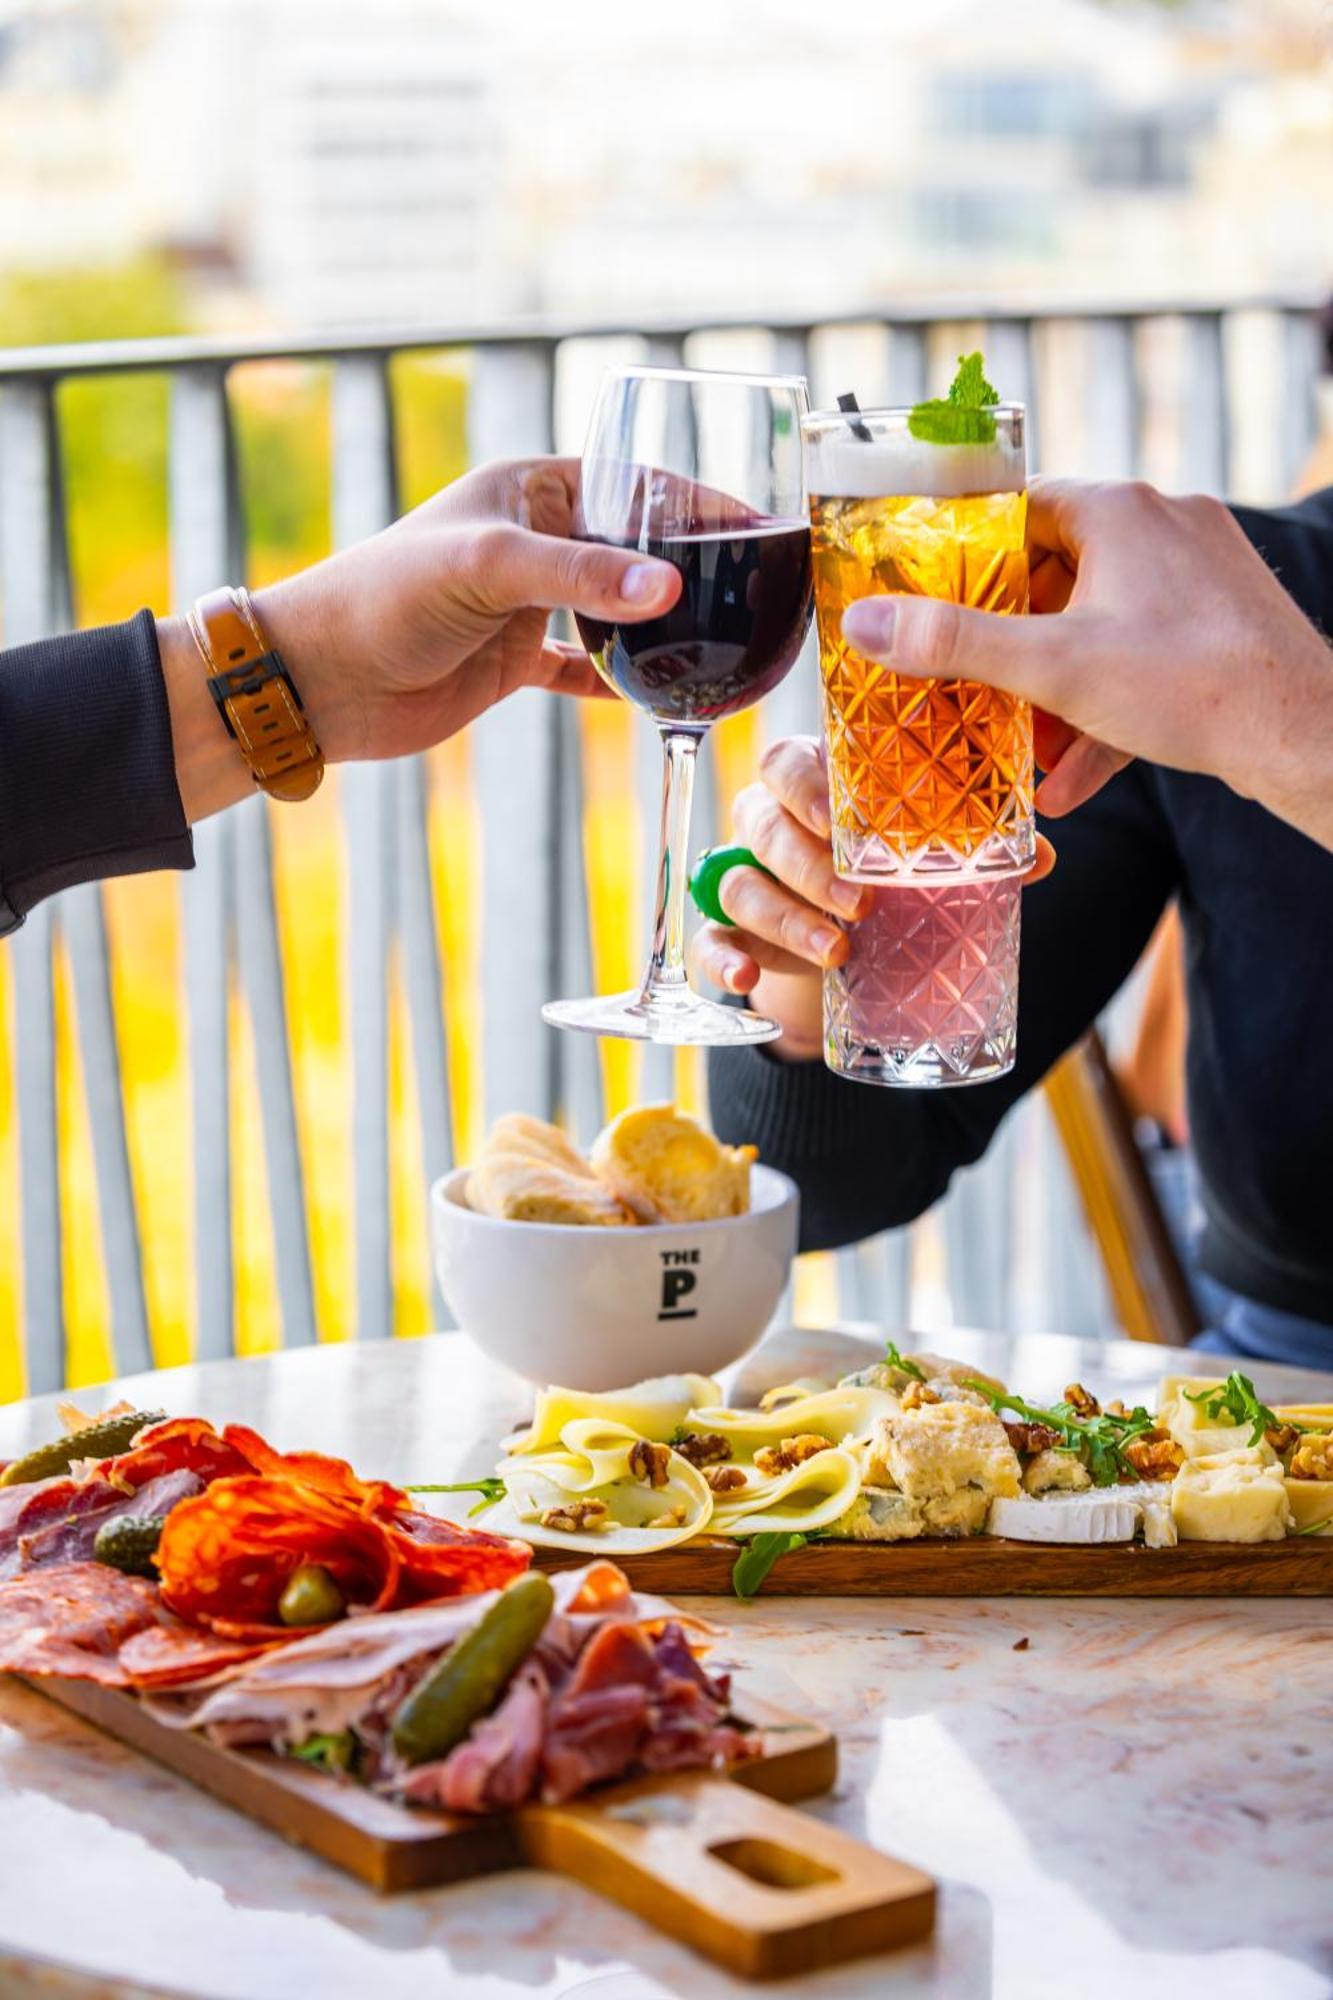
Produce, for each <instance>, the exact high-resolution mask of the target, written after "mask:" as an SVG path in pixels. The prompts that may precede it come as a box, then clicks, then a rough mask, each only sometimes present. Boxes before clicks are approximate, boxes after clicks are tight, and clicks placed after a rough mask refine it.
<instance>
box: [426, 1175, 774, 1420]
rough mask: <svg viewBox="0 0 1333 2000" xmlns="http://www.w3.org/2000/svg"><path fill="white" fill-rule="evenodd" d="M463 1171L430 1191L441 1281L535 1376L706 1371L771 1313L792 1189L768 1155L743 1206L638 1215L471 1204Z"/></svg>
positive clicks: (477, 1327) (491, 1340) (472, 1331)
mask: <svg viewBox="0 0 1333 2000" xmlns="http://www.w3.org/2000/svg"><path fill="white" fill-rule="evenodd" d="M468 1172H469V1169H468V1168H467V1167H459V1168H457V1169H456V1171H455V1172H454V1173H452V1174H446V1175H445V1177H444V1179H443V1180H439V1181H436V1183H435V1185H434V1187H433V1188H432V1189H431V1191H430V1227H431V1242H432V1246H433V1248H434V1252H435V1270H436V1273H437V1275H438V1277H439V1280H440V1290H441V1292H442V1293H443V1294H444V1298H445V1302H446V1304H447V1305H448V1307H449V1309H450V1311H451V1312H452V1313H453V1315H454V1318H455V1319H456V1320H457V1321H458V1324H459V1326H460V1327H462V1329H463V1330H464V1332H465V1333H467V1334H469V1335H470V1336H471V1338H472V1339H473V1340H474V1341H475V1342H476V1344H477V1346H478V1347H480V1348H481V1349H482V1351H483V1352H484V1353H486V1354H489V1355H490V1356H491V1357H492V1358H493V1359H494V1360H496V1361H503V1362H504V1363H505V1364H506V1366H507V1367H510V1368H512V1369H514V1370H515V1371H516V1372H517V1373H518V1374H520V1375H526V1376H527V1377H528V1379H529V1380H530V1381H533V1382H540V1383H543V1384H544V1383H549V1382H558V1383H561V1384H562V1385H563V1386H564V1387H566V1388H570V1389H619V1388H623V1387H624V1385H625V1384H626V1383H628V1382H639V1381H642V1380H643V1379H644V1378H645V1377H647V1376H650V1375H675V1374H683V1373H696V1374H700V1375H713V1374H716V1372H717V1370H718V1369H719V1368H725V1367H726V1366H727V1365H728V1364H729V1363H730V1362H732V1361H738V1360H739V1359H740V1357H741V1355H742V1354H744V1353H746V1351H747V1350H748V1349H749V1348H751V1347H753V1346H754V1343H755V1342H756V1341H757V1340H758V1338H759V1336H760V1334H762V1332H763V1331H764V1328H765V1327H766V1326H767V1325H768V1322H769V1320H770V1319H771V1318H772V1316H773V1312H774V1308H775V1307H776V1305H777V1302H778V1300H779V1298H780V1297H781V1295H782V1288H783V1286H784V1285H785V1284H786V1282H787V1274H788V1271H789V1270H790V1268H791V1260H792V1258H793V1256H794V1255H795V1252H796V1228H797V1220H798V1215H799V1210H800V1196H799V1194H798V1193H797V1190H796V1184H795V1182H794V1181H790V1180H788V1178H787V1176H786V1175H785V1174H780V1173H778V1172H777V1171H776V1170H775V1169H774V1168H772V1167H763V1166H756V1167H752V1168H751V1170H750V1202H751V1207H750V1213H749V1214H748V1215H734V1216H728V1217H726V1218H725V1219H724V1220H723V1221H721V1222H695V1223H657V1224H654V1225H653V1226H651V1227H648V1228H635V1229H597V1228H585V1229H580V1228H574V1227H571V1226H570V1225H568V1224H565V1223H554V1222H505V1221H502V1220H501V1219H500V1218H498V1217H496V1216H492V1215H477V1214H474V1212H473V1211H472V1209H470V1208H469V1207H468V1205H467V1198H466V1188H467V1179H468Z"/></svg>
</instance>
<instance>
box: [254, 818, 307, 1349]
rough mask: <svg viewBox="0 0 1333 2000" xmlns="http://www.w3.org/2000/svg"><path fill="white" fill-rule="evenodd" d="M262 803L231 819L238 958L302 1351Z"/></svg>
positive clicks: (283, 1027)
mask: <svg viewBox="0 0 1333 2000" xmlns="http://www.w3.org/2000/svg"><path fill="white" fill-rule="evenodd" d="M273 810H274V808H273V807H271V806H270V805H269V802H268V800H267V799H263V798H253V799H247V800H246V801H245V803H244V805H242V806H239V807H238V808H237V810H236V813H235V816H234V836H235V859H236V874H237V880H238V882H239V883H241V884H243V885H244V888H243V891H238V893H237V896H236V958H237V965H238V969H239V971H240V976H241V985H242V988H243V989H244V992H245V997H246V1001H247V1003H248V1005H249V1008H250V1016H251V1019H252V1021H253V1022H254V1046H255V1068H256V1071H257V1073H258V1083H259V1109H260V1116H261V1119H262V1121H263V1127H264V1149H265V1154H266V1157H267V1161H268V1200H269V1213H270V1215H271V1217H272V1223H273V1255H274V1262H275V1265H276V1268H277V1280H278V1300H279V1304H280V1305H281V1308H282V1332H283V1340H284V1342H285V1344H286V1345H287V1346H288V1347H306V1346H309V1344H310V1343H311V1342H312V1341H313V1340H315V1339H316V1337H317V1336H316V1329H315V1281H314V1274H313V1272H312V1270H311V1264H310V1235H309V1229H308V1225H307V1221H306V1200H305V1173H304V1170H303V1167H302V1163H301V1139H300V1133H299V1130H298V1127H297V1121H296V1086H295V1080H294V1078H293V1074H292V1052H291V1042H290V1039H289V1033H288V1025H287V993H286V983H285V981H284V978H283V971H282V946H281V943H280V940H279V937H278V913H277V905H276V903H275V900H274V894H273V838H272V832H271V828H270V825H269V813H270V812H271V811H273Z"/></svg>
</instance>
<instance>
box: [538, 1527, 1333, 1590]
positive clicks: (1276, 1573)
mask: <svg viewBox="0 0 1333 2000" xmlns="http://www.w3.org/2000/svg"><path fill="white" fill-rule="evenodd" d="M739 1552H740V1551H739V1546H738V1544H737V1543H735V1542H731V1541H724V1540H723V1539H722V1538H721V1537H720V1536H715V1535H701V1536H699V1537H698V1539H697V1540H695V1541H692V1542H677V1543H676V1545H675V1546H674V1548H669V1549H663V1550H662V1552H661V1554H660V1555H638V1556H632V1555H619V1554H617V1553H616V1551H615V1550H614V1549H608V1551H607V1553H608V1554H609V1555H611V1556H612V1557H613V1559H614V1560H615V1562H616V1563H617V1565H618V1566H619V1567H620V1568H621V1569H623V1570H624V1572H625V1574H626V1576H627V1577H628V1578H629V1580H630V1582H631V1583H632V1584H633V1585H634V1587H635V1589H637V1590H651V1591H658V1592H661V1593H663V1594H664V1595H667V1596H671V1597H691V1596H693V1597H714V1596H716V1597H726V1596H729V1595H730V1594H731V1572H732V1568H733V1566H734V1564H735V1561H736V1557H737V1555H738V1554H739ZM533 1559H534V1561H535V1562H536V1564H537V1566H538V1568H540V1569H548V1570H557V1569H569V1568H572V1567H573V1566H575V1565H576V1564H578V1563H584V1562H586V1561H587V1560H588V1558H587V1554H586V1552H585V1551H583V1550H571V1551H570V1553H569V1555H568V1556H566V1555H565V1554H564V1553H563V1551H561V1550H559V1549H550V1548H537V1549H534V1550H533ZM760 1588H761V1591H762V1592H763V1593H764V1594H765V1595H768V1596H772V1597H1333V1536H1309V1537H1303V1536H1300V1535H1291V1536H1289V1537H1288V1538H1287V1540H1286V1541H1285V1542H1282V1543H1278V1542H1253V1543H1247V1542H1180V1543H1178V1544H1177V1546H1176V1547H1175V1548H1174V1549H1148V1548H1144V1547H1142V1546H1141V1545H1140V1544H1138V1543H1134V1542H1114V1543H1110V1544H1104V1545H1103V1546H1101V1547H1092V1548H1090V1547H1083V1546H1071V1545H1068V1544H1061V1543H1054V1542H1044V1543H1038V1542H1006V1541H1002V1540H1001V1539H1000V1538H999V1537H997V1536H990V1535H970V1536H967V1537H965V1538H964V1539H962V1540H960V1541H924V1540H923V1541H914V1542H878V1543H876V1542H815V1543H812V1544H811V1545H810V1546H809V1547H807V1548H803V1549H793V1550H792V1552H791V1553H790V1554H789V1555H784V1556H782V1557H781V1558H780V1559H779V1560H778V1561H777V1562H776V1563H775V1564H774V1565H773V1567H772V1569H771V1570H770V1571H769V1573H768V1575H767V1577H766V1578H765V1579H764V1582H763V1583H762V1585H761V1586H760Z"/></svg>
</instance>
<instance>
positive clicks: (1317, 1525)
mask: <svg viewBox="0 0 1333 2000" xmlns="http://www.w3.org/2000/svg"><path fill="white" fill-rule="evenodd" d="M1188 1393H1189V1392H1188V1390H1187V1391H1186V1394H1188ZM1325 1528H1333V1514H1330V1515H1329V1516H1328V1518H1327V1520H1324V1521H1311V1523H1310V1525H1309V1527H1308V1528H1295V1529H1293V1530H1292V1532H1293V1534H1297V1535H1322V1534H1323V1532H1324V1530H1325Z"/></svg>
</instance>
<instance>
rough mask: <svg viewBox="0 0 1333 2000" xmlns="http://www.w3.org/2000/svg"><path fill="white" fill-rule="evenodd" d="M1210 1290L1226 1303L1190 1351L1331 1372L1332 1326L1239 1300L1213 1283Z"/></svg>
mask: <svg viewBox="0 0 1333 2000" xmlns="http://www.w3.org/2000/svg"><path fill="white" fill-rule="evenodd" d="M1210 1290H1211V1291H1212V1292H1213V1293H1220V1294H1221V1295H1222V1297H1223V1298H1224V1299H1225V1301H1226V1303H1225V1305H1224V1306H1223V1308H1222V1311H1221V1313H1220V1314H1214V1315H1211V1317H1212V1319H1213V1324H1212V1325H1211V1326H1209V1327H1208V1328H1207V1329H1206V1330H1205V1331H1204V1332H1203V1333H1201V1334H1199V1335H1198V1337H1197V1338H1196V1339H1194V1340H1192V1341H1191V1342H1190V1347H1191V1349H1192V1350H1194V1351H1200V1352H1202V1353H1204V1354H1240V1355H1244V1356H1245V1357H1246V1358H1247V1359H1248V1360H1251V1361H1285V1362H1286V1363H1287V1364H1288V1366H1289V1367H1292V1368H1325V1369H1329V1370H1330V1371H1333V1326H1325V1325H1323V1324H1322V1323H1321V1322H1320V1321H1319V1320H1315V1319H1301V1318H1300V1316H1299V1315H1298V1314H1297V1313H1289V1312H1282V1311H1281V1310H1280V1309H1279V1308H1278V1307H1277V1306H1261V1305H1260V1304H1258V1302H1257V1301H1256V1300H1254V1299H1246V1298H1242V1297H1241V1295H1240V1293H1239V1292H1228V1291H1227V1290H1226V1288H1225V1287H1224V1286H1221V1285H1218V1284H1217V1283H1216V1281H1215V1280H1214V1281H1213V1282H1212V1284H1211V1286H1210Z"/></svg>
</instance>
